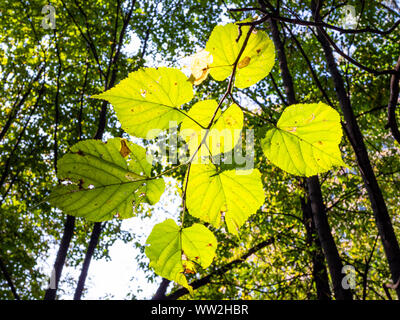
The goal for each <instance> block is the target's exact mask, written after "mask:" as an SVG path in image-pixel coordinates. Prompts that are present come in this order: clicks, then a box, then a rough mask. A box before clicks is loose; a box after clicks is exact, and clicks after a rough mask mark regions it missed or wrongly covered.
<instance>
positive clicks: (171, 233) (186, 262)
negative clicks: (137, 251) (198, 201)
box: [145, 219, 217, 291]
mask: <svg viewBox="0 0 400 320" xmlns="http://www.w3.org/2000/svg"><path fill="white" fill-rule="evenodd" d="M146 244H147V245H148V246H147V247H146V249H145V254H146V256H147V257H148V258H149V259H150V267H151V268H153V269H154V272H155V273H157V274H158V275H159V276H161V277H164V278H166V279H168V280H172V281H175V282H176V283H178V284H180V285H182V286H183V287H185V288H187V289H188V290H189V291H192V287H191V286H190V285H189V284H188V282H187V279H186V277H185V274H187V273H195V265H196V264H197V265H200V266H201V267H203V268H207V267H208V266H209V265H210V264H211V263H212V260H213V259H214V256H215V250H216V248H217V240H216V238H215V236H214V235H213V233H212V232H211V231H210V230H208V229H207V228H206V227H205V226H203V225H201V224H194V225H192V226H191V227H189V228H183V229H182V228H180V227H179V226H178V225H177V224H176V223H175V221H174V220H172V219H167V220H165V221H164V222H162V223H159V224H156V225H155V226H154V228H153V230H152V231H151V233H150V235H149V237H148V238H147V241H146Z"/></svg>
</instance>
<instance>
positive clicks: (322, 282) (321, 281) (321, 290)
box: [300, 197, 332, 300]
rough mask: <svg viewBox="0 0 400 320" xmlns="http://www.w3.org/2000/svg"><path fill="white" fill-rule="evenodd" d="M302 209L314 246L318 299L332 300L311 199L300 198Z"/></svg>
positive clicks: (308, 242)
mask: <svg viewBox="0 0 400 320" xmlns="http://www.w3.org/2000/svg"><path fill="white" fill-rule="evenodd" d="M300 201H301V209H302V211H303V223H304V226H305V228H306V232H307V244H308V245H309V246H310V247H311V246H313V247H314V248H313V249H312V250H313V252H312V255H311V261H312V276H313V281H314V282H315V288H316V290H317V299H318V300H331V296H332V293H331V289H330V287H329V278H328V272H327V270H326V265H325V256H324V252H323V250H322V247H321V241H320V240H319V238H318V234H317V230H316V228H315V223H314V219H313V216H312V211H311V205H310V199H308V200H307V201H306V199H305V198H303V197H302V198H300Z"/></svg>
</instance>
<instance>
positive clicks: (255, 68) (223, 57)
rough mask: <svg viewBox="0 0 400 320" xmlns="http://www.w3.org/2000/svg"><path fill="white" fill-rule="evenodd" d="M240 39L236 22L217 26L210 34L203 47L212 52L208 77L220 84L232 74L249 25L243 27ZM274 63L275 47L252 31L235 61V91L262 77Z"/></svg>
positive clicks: (258, 32)
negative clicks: (236, 88) (209, 75)
mask: <svg viewBox="0 0 400 320" xmlns="http://www.w3.org/2000/svg"><path fill="white" fill-rule="evenodd" d="M241 29H242V33H241V36H240V38H239V40H238V41H236V40H237V39H238V37H239V26H238V25H237V24H235V23H228V24H226V25H223V26H221V25H218V26H216V27H215V28H214V30H213V31H212V33H211V35H210V38H209V40H208V42H207V45H206V50H207V51H208V52H210V53H211V55H212V57H213V62H212V64H211V66H210V74H211V76H212V77H213V78H214V79H215V80H217V81H222V80H224V79H226V78H227V77H229V76H230V75H231V74H232V67H233V64H234V63H235V61H236V59H237V57H238V55H239V52H240V50H241V48H242V46H243V43H244V41H245V38H246V35H247V33H248V31H249V27H248V26H242V28H241ZM274 63H275V48H274V44H273V42H272V41H271V39H269V37H268V36H267V34H266V33H265V32H263V31H260V30H253V31H252V33H251V35H250V37H249V40H248V42H247V45H246V47H245V49H244V51H243V53H242V55H241V57H240V59H239V61H238V65H237V70H236V75H235V85H236V86H237V87H238V88H247V87H250V86H251V85H253V84H255V83H257V82H258V81H260V80H262V79H263V78H265V77H266V76H267V75H268V74H269V73H270V71H271V69H272V67H273V66H274Z"/></svg>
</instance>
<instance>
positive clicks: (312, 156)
mask: <svg viewBox="0 0 400 320" xmlns="http://www.w3.org/2000/svg"><path fill="white" fill-rule="evenodd" d="M341 138H342V127H341V123H340V115H339V113H338V112H337V111H336V110H334V109H332V108H331V107H330V106H328V105H326V104H324V103H311V104H296V105H291V106H289V107H287V108H286V109H285V110H284V112H283V113H282V115H281V117H280V119H279V121H278V123H277V125H276V128H273V129H271V130H269V131H268V132H267V134H266V136H265V138H264V139H263V141H262V148H263V151H264V153H265V155H266V157H267V158H268V160H270V161H271V162H272V163H273V164H275V165H276V166H278V167H279V168H281V169H283V170H285V171H287V172H289V173H292V174H295V175H299V176H306V177H309V176H312V175H315V174H318V173H322V172H325V171H328V170H330V169H331V168H332V167H333V166H345V164H344V162H343V160H342V157H341V153H340V149H339V143H340V140H341Z"/></svg>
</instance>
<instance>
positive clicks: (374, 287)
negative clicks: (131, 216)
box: [0, 0, 400, 299]
mask: <svg viewBox="0 0 400 320" xmlns="http://www.w3.org/2000/svg"><path fill="white" fill-rule="evenodd" d="M272 2H273V3H274V4H275V2H274V1H272ZM280 2H281V12H282V14H284V15H285V16H290V15H291V14H293V13H295V14H299V15H300V16H301V17H302V18H304V19H307V18H309V17H310V12H309V8H310V4H309V1H304V2H301V4H299V3H298V1H280ZM133 3H134V12H133V15H132V18H131V19H130V20H129V24H128V29H127V32H126V33H125V35H124V38H123V39H119V38H118V35H119V34H120V32H121V25H122V19H123V16H124V15H126V13H127V11H128V8H129V6H130V5H131V4H132V3H131V2H130V1H121V3H120V2H118V1H103V0H97V1H91V2H84V1H79V0H74V1H72V0H71V1H65V0H62V1H51V5H53V6H54V7H55V8H56V14H57V16H56V26H57V28H56V29H55V30H51V29H49V30H45V29H43V28H42V27H41V26H40V23H41V21H42V18H43V15H42V14H41V9H42V7H43V6H44V5H45V4H47V2H46V1H23V0H21V1H8V0H6V1H2V2H1V4H0V16H1V19H0V21H1V22H0V28H1V32H0V34H1V41H0V42H1V45H0V68H1V69H0V78H1V80H2V81H1V85H2V86H1V88H0V104H1V108H0V131H1V132H4V136H2V137H1V141H0V179H1V180H0V182H1V183H0V188H1V189H0V193H1V198H0V199H1V206H0V259H1V260H2V261H3V262H4V265H5V267H6V269H7V271H8V273H9V274H10V275H11V277H12V280H13V282H14V285H15V287H16V290H17V292H18V294H19V295H20V297H21V298H22V299H42V297H43V295H44V290H45V287H46V284H45V283H44V282H45V281H44V280H45V278H46V277H47V276H48V274H46V272H45V271H44V270H43V269H42V268H41V262H43V261H45V260H46V259H49V258H51V257H49V256H48V255H49V249H50V248H52V247H54V246H55V245H58V244H59V242H60V238H61V236H62V231H63V223H64V220H65V215H64V214H63V213H62V212H60V211H58V210H55V209H52V208H51V207H50V206H49V205H48V204H47V203H46V202H43V200H44V199H45V197H46V196H48V195H49V193H50V190H51V189H52V187H53V186H54V185H56V184H57V180H56V165H57V161H58V159H60V158H61V156H62V155H63V154H65V153H66V152H67V151H68V149H69V148H70V147H71V146H72V145H73V144H75V143H76V142H78V141H80V140H84V139H89V138H93V136H94V135H95V133H96V131H97V128H98V121H99V114H100V110H101V106H102V102H101V101H100V100H95V99H89V96H91V95H94V94H98V93H100V92H102V91H104V89H105V88H107V87H108V84H109V83H110V80H111V78H112V74H113V70H116V71H115V75H116V79H115V83H118V82H119V81H121V80H122V79H124V78H126V77H127V75H128V73H129V72H132V71H135V70H138V69H139V68H140V67H143V66H146V67H154V66H157V65H159V64H160V63H161V64H164V65H166V66H177V64H179V62H180V58H181V57H183V56H186V55H190V54H193V53H195V52H196V51H197V50H198V49H199V48H203V47H205V43H206V41H207V39H208V37H209V34H210V32H211V30H212V29H213V28H214V26H215V25H216V24H218V23H220V22H221V20H222V19H223V20H224V21H233V19H232V18H236V19H237V20H241V19H243V18H245V17H246V14H239V13H234V14H228V13H227V10H226V6H229V7H234V8H241V7H247V6H256V5H257V3H255V2H254V1H215V2H214V1H189V0H183V1H173V0H166V1H150V0H148V1H133ZM118 4H120V6H119V10H118V13H117V11H116V8H117V5H118ZM344 4H350V5H353V6H354V7H355V9H356V12H358V13H361V12H362V15H361V18H360V20H359V26H360V27H363V26H373V27H375V28H378V29H382V30H386V29H388V28H390V27H391V26H392V25H393V23H394V21H396V20H397V19H398V18H399V17H400V14H399V10H397V11H396V10H395V9H390V8H389V9H388V8H387V6H385V5H383V4H382V2H381V1H365V2H364V1H346V2H344V1H326V3H325V6H324V9H323V14H326V17H325V21H326V22H327V23H330V24H333V25H336V24H338V21H339V19H340V18H341V17H342V13H341V10H340V8H341V6H343V5H344ZM116 21H118V23H116ZM282 28H283V29H282V32H283V33H284V35H285V37H284V39H283V40H284V44H285V49H286V54H287V57H288V65H289V69H290V70H291V73H292V76H293V79H294V83H295V88H296V94H297V97H298V99H299V100H300V101H299V102H304V103H311V102H319V101H323V102H329V101H328V99H329V100H330V102H331V103H332V105H333V106H334V107H336V109H337V110H339V108H338V103H337V102H336V95H335V92H334V88H333V84H332V81H331V80H330V79H329V75H328V72H327V66H326V62H325V59H324V56H323V52H322V50H320V49H319V43H318V42H317V40H316V39H315V37H313V36H312V31H311V30H310V29H309V28H307V27H299V26H295V25H291V24H285V27H282ZM260 29H262V30H264V31H265V32H266V33H267V34H269V32H270V30H269V28H268V27H266V26H264V25H262V26H260ZM330 34H331V36H332V37H333V39H334V40H335V41H336V42H337V43H338V44H339V45H340V47H341V48H342V49H343V50H351V52H352V55H351V56H352V57H353V58H354V59H356V60H357V61H359V62H360V63H362V64H364V65H367V66H371V67H375V66H379V69H387V68H392V67H393V65H394V63H395V61H396V60H397V58H398V55H399V52H400V41H399V40H400V33H399V32H398V29H396V31H395V32H393V33H391V34H389V35H386V36H378V35H374V34H371V33H362V34H358V35H351V34H348V35H340V34H338V33H334V32H330ZM292 36H295V37H296V39H297V41H298V42H299V43H300V44H301V47H302V48H303V50H304V52H305V54H306V55H307V57H308V59H309V62H310V64H311V65H312V66H313V70H314V71H315V73H316V75H317V76H318V78H319V80H320V82H321V84H322V86H323V88H324V90H325V92H326V94H327V96H324V95H322V94H321V91H320V90H319V89H318V87H317V86H316V85H315V83H314V82H313V77H312V74H311V73H310V69H309V66H308V64H307V60H305V59H304V57H303V55H302V54H301V53H300V51H299V48H298V46H297V44H296V42H295V41H294V40H293V37H292ZM134 38H135V39H137V40H138V41H136V42H135V43H140V46H139V47H138V48H133V50H129V51H128V50H122V51H121V54H120V55H119V58H118V59H117V60H116V61H112V60H111V61H110V57H112V56H113V53H115V49H116V44H117V43H119V41H121V43H122V44H123V45H125V46H126V45H128V44H129V43H130V41H131V40H132V39H134ZM337 62H338V63H339V66H340V69H341V72H342V74H343V75H344V77H345V80H346V86H347V90H348V92H349V93H350V94H351V102H352V105H353V110H354V113H355V114H356V115H357V120H358V122H359V125H360V127H361V130H362V133H363V135H364V138H365V141H366V144H367V147H368V151H369V155H370V158H371V162H372V164H373V167H374V170H375V173H376V176H377V177H378V181H379V184H380V187H381V189H382V191H383V193H384V197H385V199H386V202H387V206H388V208H389V212H390V215H391V217H392V221H393V225H394V228H395V231H396V233H397V235H398V236H399V235H400V232H399V227H400V225H399V213H400V212H399V207H398V199H399V190H400V186H399V184H400V183H399V178H400V174H399V172H400V161H399V159H400V157H399V155H400V149H399V146H398V145H396V144H395V143H394V142H393V138H392V136H391V135H390V132H389V130H388V129H386V128H385V125H386V122H387V118H386V112H385V108H386V106H387V101H388V95H389V91H388V90H389V76H387V75H384V76H373V75H372V74H369V73H367V72H365V71H362V70H360V69H359V68H357V67H355V66H353V65H351V64H350V63H348V62H347V61H346V60H345V59H343V58H341V57H340V56H338V57H337ZM275 84H276V86H277V88H278V90H280V91H283V88H282V83H281V78H280V70H279V66H278V64H277V63H275V66H274V68H273V70H272V72H271V76H269V77H267V78H265V79H264V80H262V81H261V82H259V83H258V84H257V85H256V86H252V87H250V88H247V89H244V90H242V93H241V94H240V95H238V96H237V98H238V99H239V100H240V101H241V103H242V104H245V103H248V104H249V105H252V104H255V105H257V106H258V107H259V109H260V111H261V112H262V114H263V116H265V117H270V118H271V119H274V120H275V121H277V120H278V118H279V115H280V114H281V113H282V111H283V110H284V104H283V102H282V100H281V98H280V94H281V92H280V91H277V90H276V87H275ZM225 88H226V83H224V82H222V83H216V82H214V81H210V80H206V81H205V82H204V83H203V84H202V86H199V87H197V88H196V92H195V99H197V100H201V99H206V98H210V97H209V94H210V92H211V95H212V97H214V98H215V99H218V97H220V96H221V95H222V94H223V92H224V89H225ZM106 118H107V124H106V134H105V135H106V136H122V137H127V135H126V134H125V133H124V132H122V130H121V128H120V126H119V124H118V121H117V119H116V117H115V114H114V112H113V109H112V108H111V107H109V108H108V109H107V116H106ZM245 124H246V127H247V128H253V129H254V130H255V136H256V139H259V140H260V139H261V138H262V137H264V136H265V132H266V130H267V127H266V126H265V124H264V123H263V122H262V120H261V119H259V118H257V117H250V116H248V117H245ZM341 150H342V155H344V161H345V163H346V164H347V165H348V166H349V167H350V170H349V171H346V170H344V169H334V170H331V171H329V172H327V173H326V174H322V175H321V176H320V179H321V184H322V192H323V197H324V200H325V203H326V206H327V215H328V219H329V222H330V225H331V228H332V234H333V236H334V238H335V242H336V245H337V247H338V250H339V253H340V255H341V258H342V260H343V262H344V264H349V265H352V266H354V267H355V268H356V289H355V290H354V293H355V297H356V298H359V299H362V298H366V299H385V298H386V296H385V292H384V291H383V289H382V285H383V284H384V283H388V282H389V279H390V274H389V271H388V266H387V263H386V259H385V257H384V253H383V249H382V246H381V243H380V240H378V241H377V237H378V236H377V230H376V226H375V222H374V219H373V214H372V211H371V208H370V203H369V200H368V197H367V194H366V191H365V189H364V188H363V183H362V179H361V176H360V174H359V172H358V170H357V165H356V162H355V155H354V152H353V150H352V149H351V147H350V144H349V142H348V141H347V140H346V139H344V140H343V141H342V145H341ZM255 159H256V163H255V167H256V168H258V169H259V170H260V172H261V174H262V179H263V184H264V190H265V191H266V199H265V205H264V206H263V207H262V208H261V209H260V210H259V212H258V214H257V215H253V216H251V217H250V219H249V220H248V221H247V222H246V223H245V225H244V227H243V228H242V229H241V237H240V239H238V238H235V237H234V236H232V235H230V234H225V233H221V232H219V231H217V230H215V232H214V234H216V236H217V238H218V243H219V246H218V249H217V257H216V258H215V259H214V262H213V264H212V265H211V266H210V267H209V268H208V269H207V270H203V271H200V276H202V275H207V274H209V273H210V272H213V271H214V270H218V269H219V268H220V267H221V266H223V265H225V264H226V263H229V262H230V261H232V260H234V259H236V258H238V257H240V256H241V255H243V254H244V253H245V252H247V250H249V249H250V248H253V247H254V246H255V245H257V244H258V243H260V242H261V241H264V240H267V239H269V238H271V237H275V241H274V243H273V244H272V245H270V246H267V247H265V248H264V249H262V250H260V251H258V252H257V253H256V254H254V255H251V256H250V257H249V258H248V259H247V260H246V261H244V262H242V263H240V264H239V265H238V266H237V267H236V268H233V269H231V270H229V271H228V272H226V273H224V274H223V275H222V276H220V277H216V278H215V279H213V280H212V282H211V283H210V284H209V285H207V286H204V287H201V288H200V289H198V290H195V293H194V298H197V299H201V298H207V299H239V298H240V299H315V298H316V289H315V284H314V282H313V277H312V270H311V267H312V263H311V260H312V257H313V254H315V248H314V247H313V246H312V245H310V242H309V241H307V235H306V230H305V226H304V219H303V216H302V212H301V203H300V196H302V195H304V190H303V189H302V186H301V184H300V182H299V180H298V179H297V178H296V177H294V176H292V175H290V174H287V173H285V172H283V171H282V170H280V169H278V168H277V167H275V166H273V165H272V164H271V163H269V162H268V161H267V159H266V158H265V156H264V154H263V152H262V150H261V149H257V150H256V157H255ZM165 169H168V165H167V166H166V167H162V166H161V165H159V166H158V167H156V170H158V172H161V171H162V170H165ZM183 175H184V171H183V170H181V171H177V172H176V173H174V174H173V175H172V176H173V177H174V178H177V179H179V180H180V181H182V179H183ZM138 213H139V215H140V216H141V217H143V219H147V218H146V217H147V216H149V215H150V214H152V212H151V209H149V208H147V207H142V208H139V209H138ZM190 219H193V220H196V219H195V218H190V217H189V219H188V221H187V223H191V222H193V221H190ZM91 229H92V223H90V222H87V221H85V220H83V219H78V220H77V226H76V229H75V234H74V237H73V242H72V244H71V247H70V250H69V253H68V259H67V263H68V265H69V266H72V267H77V268H79V266H80V264H81V262H82V260H83V256H84V254H85V251H86V247H87V243H88V239H89V236H90V231H91ZM117 239H122V240H123V241H124V242H131V243H132V246H134V245H136V246H139V244H138V243H135V240H134V235H132V234H129V233H127V232H125V231H123V230H121V222H120V220H116V219H115V220H112V221H111V222H109V223H107V224H106V227H105V229H104V230H103V232H102V235H101V239H100V243H99V246H98V247H97V249H96V251H95V258H96V259H105V258H107V257H108V254H109V252H108V250H109V248H110V247H111V246H112V245H113V244H114V243H115V241H116V240H117ZM141 250H142V253H144V248H143V247H141ZM138 261H139V264H140V266H141V267H142V268H143V269H144V270H149V268H148V264H147V260H146V259H145V258H144V254H142V255H139V256H138ZM147 275H148V280H149V281H158V279H157V278H156V277H155V275H154V274H153V273H152V271H150V270H149V271H148V272H147ZM189 278H190V277H189ZM64 281H66V282H68V281H69V282H71V286H73V285H74V283H75V281H76V279H64ZM365 283H366V284H367V285H365ZM364 288H366V289H365V290H364ZM364 291H365V292H364ZM135 294H136V293H135V292H132V295H131V296H133V297H134V296H135ZM0 298H1V299H13V295H12V294H11V292H10V289H9V286H8V284H7V282H6V281H5V279H4V278H3V277H2V276H0Z"/></svg>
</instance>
